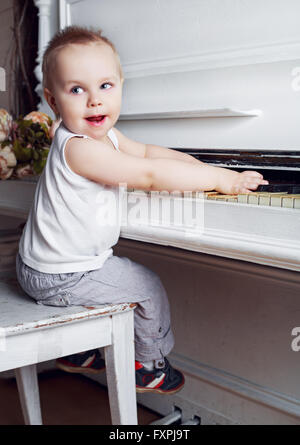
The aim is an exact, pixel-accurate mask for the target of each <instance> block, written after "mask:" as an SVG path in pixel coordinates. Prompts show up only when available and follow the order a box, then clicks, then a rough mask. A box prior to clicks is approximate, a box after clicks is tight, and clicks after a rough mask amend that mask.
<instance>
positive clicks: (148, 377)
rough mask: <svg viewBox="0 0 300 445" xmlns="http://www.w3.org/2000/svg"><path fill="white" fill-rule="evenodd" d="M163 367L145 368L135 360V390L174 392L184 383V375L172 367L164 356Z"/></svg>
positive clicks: (160, 392)
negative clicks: (150, 369)
mask: <svg viewBox="0 0 300 445" xmlns="http://www.w3.org/2000/svg"><path fill="white" fill-rule="evenodd" d="M164 361H165V366H164V367H163V368H154V369H153V370H152V371H149V370H148V369H146V368H145V367H144V366H143V365H142V364H141V363H140V362H138V361H136V362H135V380H136V392H155V393H159V394H174V393H175V392H177V391H179V390H180V389H181V388H182V387H183V385H184V376H183V374H182V373H181V372H180V371H178V370H177V369H174V368H172V366H171V365H170V363H169V362H168V360H167V359H166V358H165V359H164Z"/></svg>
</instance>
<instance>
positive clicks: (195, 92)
mask: <svg viewBox="0 0 300 445" xmlns="http://www.w3.org/2000/svg"><path fill="white" fill-rule="evenodd" d="M62 11H63V12H65V14H64V13H63V14H61V21H62V22H61V23H62V25H64V24H70V23H73V24H79V25H88V26H95V27H101V28H102V29H103V31H104V33H105V34H106V35H107V36H108V37H110V38H111V39H112V40H113V42H114V43H115V45H116V47H117V49H118V50H119V53H120V56H121V61H122V64H123V67H124V71H125V77H126V81H125V84H124V100H123V108H122V113H125V114H126V113H145V112H162V111H174V110H175V111H176V110H182V111H187V110H194V109H210V108H213V109H214V108H224V107H233V108H238V109H240V110H248V109H253V108H254V109H261V110H262V115H261V116H260V117H242V118H241V117H238V118H237V117H235V118H233V117H230V118H229V117H227V118H219V117H218V118H193V119H178V118H177V119H168V120H164V119H159V120H142V121H141V120H136V121H120V122H119V123H118V127H119V128H120V129H121V130H123V131H124V133H126V134H127V135H129V136H130V137H132V138H134V139H137V140H141V141H145V142H148V143H154V144H161V145H166V146H170V147H187V148H192V147H194V148H198V147H211V148H218V147H224V148H244V149H245V148H246V149H259V148H261V149H290V150H291V149H292V150H299V149H300V147H299V136H300V126H299V124H298V122H299V117H300V88H297V86H298V87H299V86H300V81H299V82H298V83H297V78H296V77H297V76H298V78H299V77H300V68H299V74H298V75H297V73H294V75H293V70H295V69H297V67H300V26H299V20H298V17H299V16H300V2H299V1H298V0H264V1H263V2H262V1H260V0H187V1H185V2H182V1H181V0H155V1H154V0H153V1H150V2H149V1H148V0H130V1H129V0H127V1H124V0H100V1H99V0H79V1H77V0H76V1H74V0H66V1H65V8H64V7H63V8H62ZM293 82H294V83H293ZM293 85H294V87H295V86H296V88H293Z"/></svg>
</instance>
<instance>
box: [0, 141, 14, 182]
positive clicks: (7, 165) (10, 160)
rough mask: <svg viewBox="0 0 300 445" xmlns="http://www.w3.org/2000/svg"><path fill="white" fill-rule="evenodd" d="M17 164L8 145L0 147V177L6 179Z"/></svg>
mask: <svg viewBox="0 0 300 445" xmlns="http://www.w3.org/2000/svg"><path fill="white" fill-rule="evenodd" d="M16 165H17V160H16V157H15V154H14V152H13V148H12V146H11V145H10V146H9V145H7V146H5V147H4V148H2V149H0V179H8V178H9V177H10V176H11V175H12V173H13V170H14V167H15V166H16Z"/></svg>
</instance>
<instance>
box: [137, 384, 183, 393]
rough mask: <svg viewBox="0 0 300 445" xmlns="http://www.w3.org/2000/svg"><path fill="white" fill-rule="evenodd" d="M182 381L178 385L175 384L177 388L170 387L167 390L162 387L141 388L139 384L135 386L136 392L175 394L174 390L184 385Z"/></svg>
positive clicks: (176, 390)
mask: <svg viewBox="0 0 300 445" xmlns="http://www.w3.org/2000/svg"><path fill="white" fill-rule="evenodd" d="M184 383H185V382H184V381H183V383H182V384H181V385H180V386H177V388H174V389H170V390H169V391H168V390H167V391H166V390H165V391H164V390H163V389H159V388H143V387H141V386H136V392H138V393H143V392H152V393H156V394H165V395H169V394H175V393H176V392H178V391H180V390H181V389H182V388H183V386H184Z"/></svg>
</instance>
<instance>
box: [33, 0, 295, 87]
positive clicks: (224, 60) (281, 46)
mask: <svg viewBox="0 0 300 445" xmlns="http://www.w3.org/2000/svg"><path fill="white" fill-rule="evenodd" d="M38 1H39V0H36V3H38ZM79 1H81V0H59V26H60V28H64V27H65V26H69V25H71V24H72V20H71V8H72V4H73V3H74V4H75V3H78V2H79ZM299 54H300V40H293V41H277V42H273V43H271V44H262V45H240V46H238V45H237V46H234V47H227V48H223V49H222V50H220V51H201V52H197V53H194V54H189V55H184V56H178V57H170V58H155V59H152V60H151V59H149V60H141V61H137V62H133V63H126V61H124V62H122V68H123V73H124V77H125V78H126V79H133V78H139V77H148V76H156V75H161V74H173V73H182V72H190V71H201V70H207V69H215V68H225V67H231V66H240V65H241V66H242V65H249V64H258V63H272V62H279V61H284V60H297V59H299Z"/></svg>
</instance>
